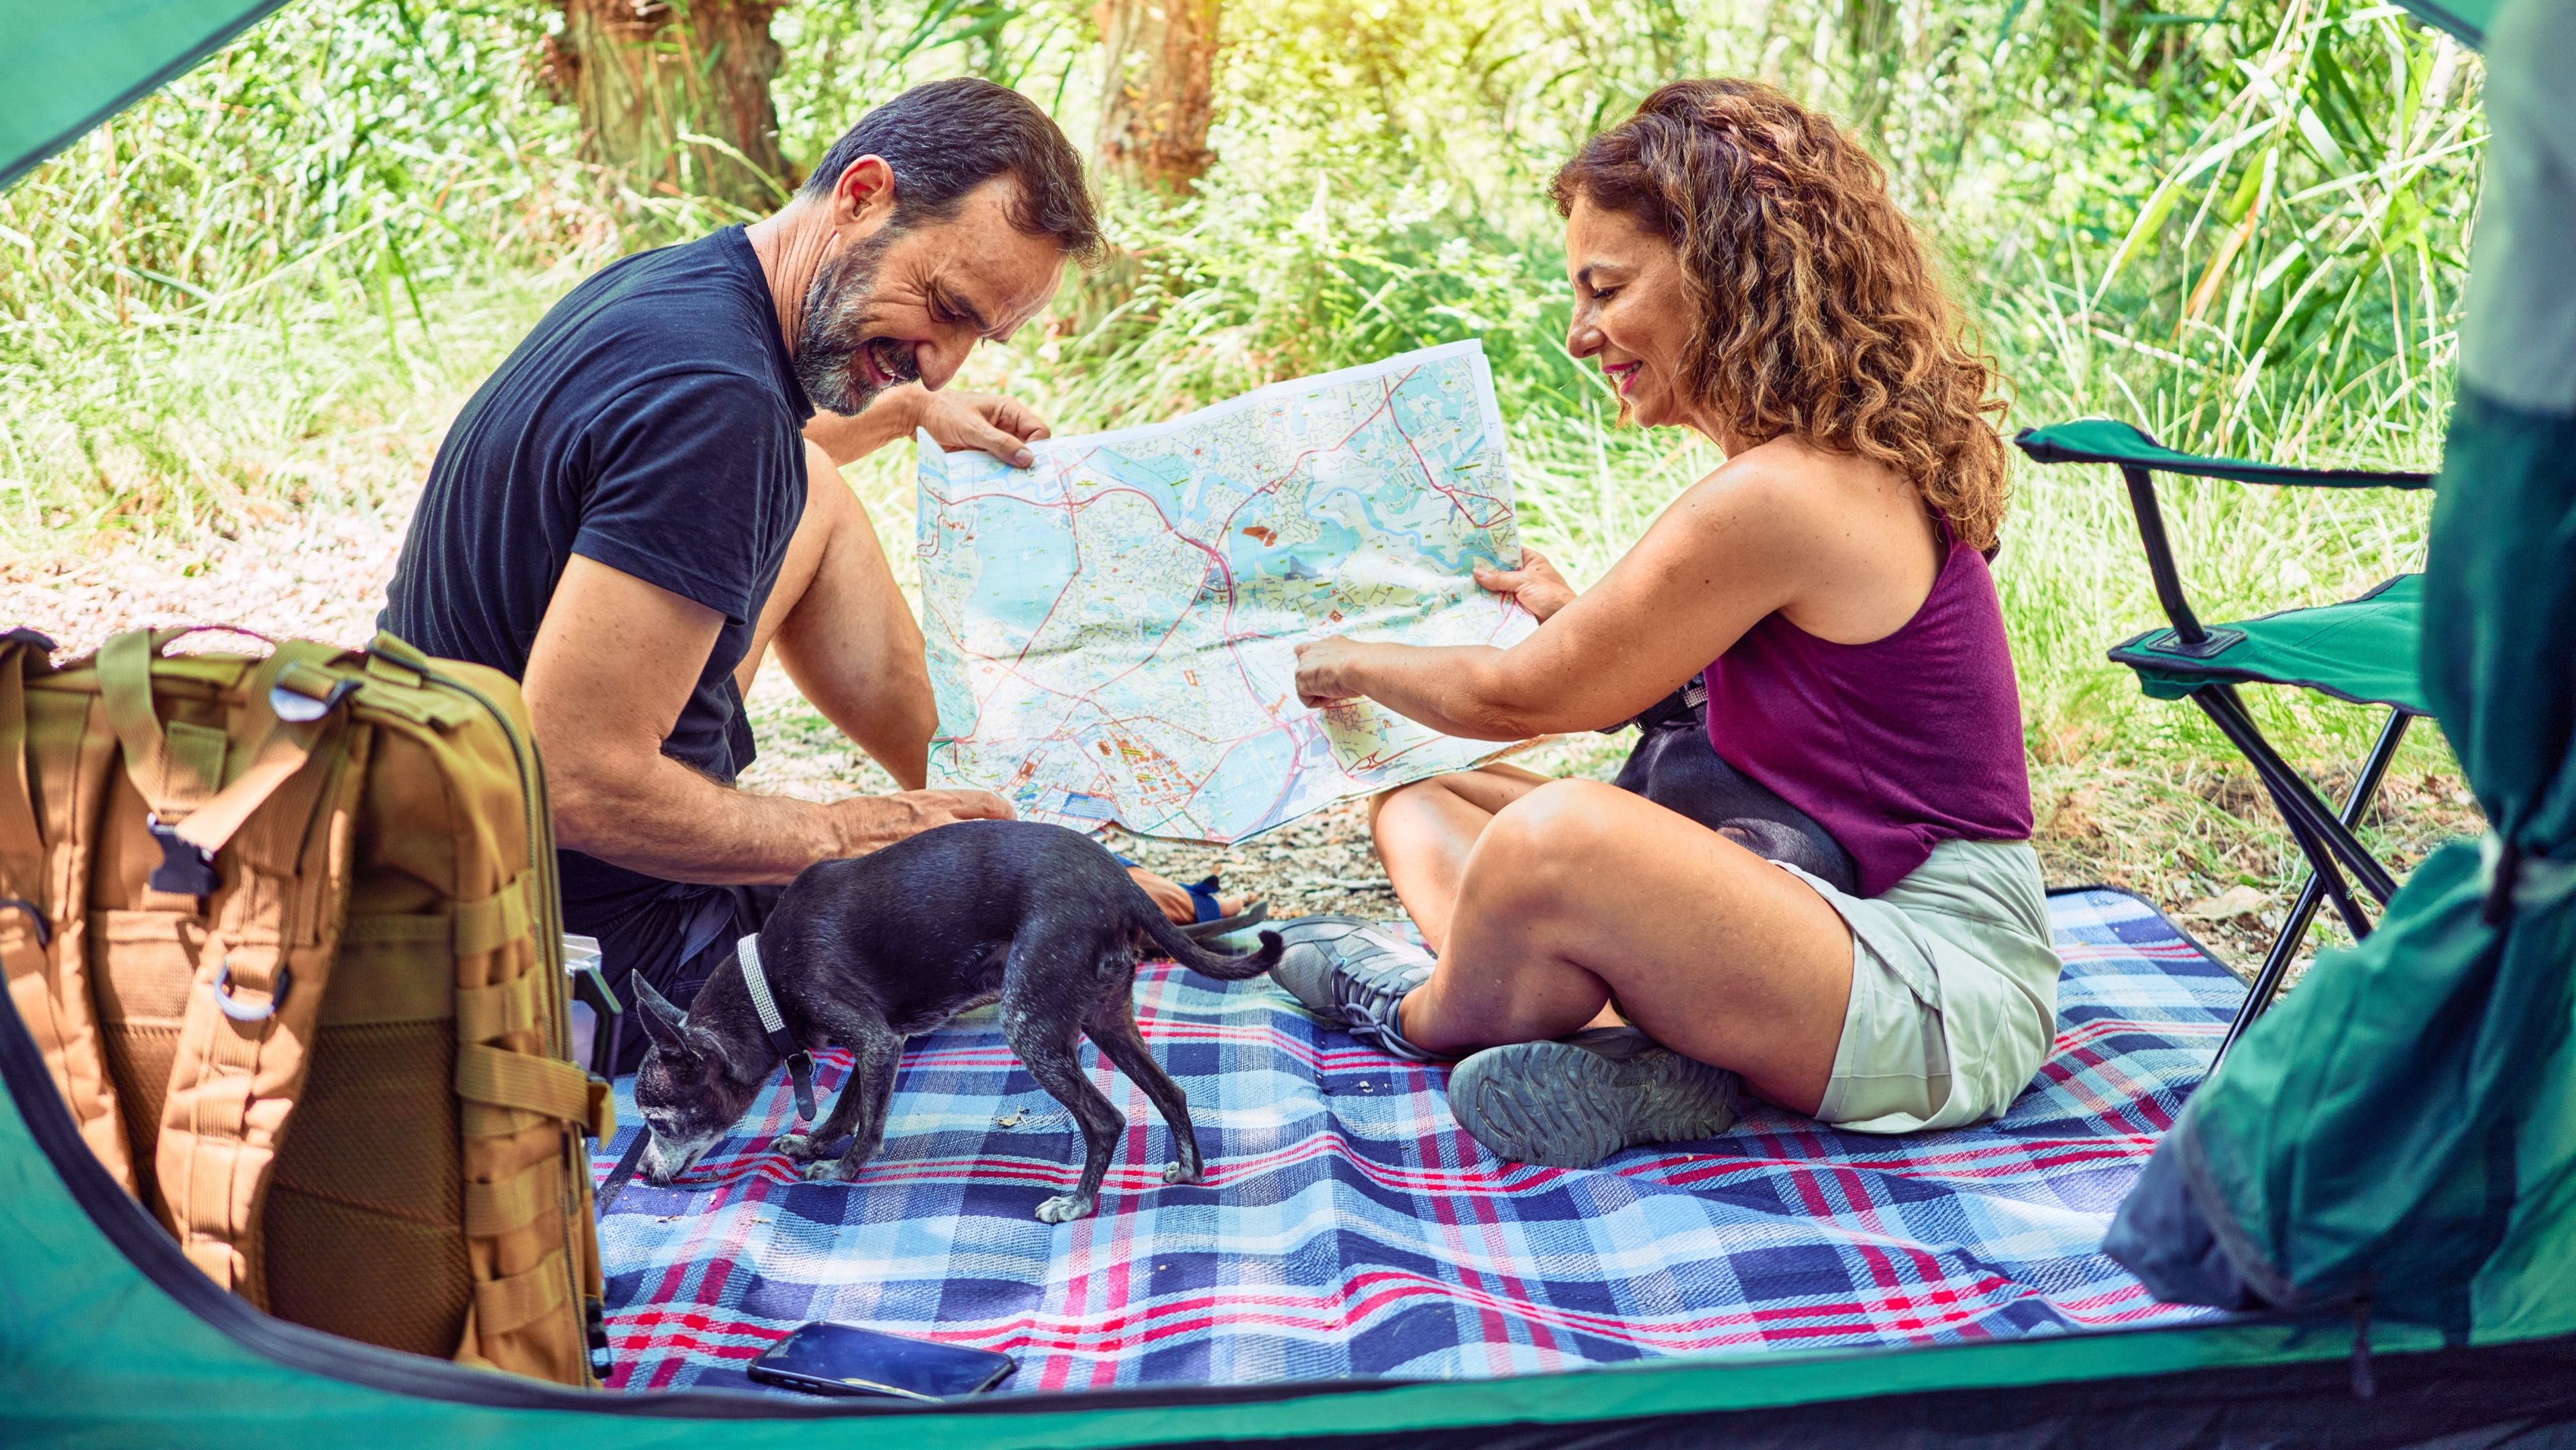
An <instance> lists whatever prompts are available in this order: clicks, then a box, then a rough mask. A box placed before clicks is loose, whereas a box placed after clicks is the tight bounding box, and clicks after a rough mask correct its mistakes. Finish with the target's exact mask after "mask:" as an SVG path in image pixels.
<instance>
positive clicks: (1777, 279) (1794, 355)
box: [1549, 80, 2010, 549]
mask: <svg viewBox="0 0 2576 1450" xmlns="http://www.w3.org/2000/svg"><path fill="white" fill-rule="evenodd" d="M1549 194H1550V195H1551V196H1552V197H1553V198H1554V199H1555V202H1556V209H1557V211H1558V212H1559V213H1560V214H1564V215H1571V214H1572V212H1573V210H1574V203H1575V200H1576V198H1578V197H1582V198H1588V199H1589V200H1590V201H1591V202H1592V204H1593V205H1594V206H1597V207H1600V208H1603V209H1604V210H1608V211H1615V212H1619V213H1622V214H1624V215H1626V216H1629V217H1631V218H1634V219H1635V220H1636V221H1637V223H1638V224H1639V225H1640V226H1643V227H1644V228H1646V229H1647V230H1648V231H1651V232H1653V233H1655V234H1656V235H1658V236H1660V237H1662V238H1664V239H1665V240H1666V241H1669V242H1671V243H1672V244H1673V245H1674V247H1675V248H1676V249H1677V250H1679V252H1680V253H1681V262H1682V271H1683V274H1684V275H1685V276H1686V277H1687V278H1688V279H1689V284H1690V292H1691V300H1692V301H1693V302H1694V303H1695V304H1696V305H1697V307H1698V309H1699V315H1700V318H1701V319H1702V321H1701V325H1700V327H1699V328H1698V330H1697V331H1696V332H1695V333H1694V334H1693V335H1692V338H1691V342H1690V346H1689V348H1688V350H1687V351H1686V352H1685V353H1684V355H1683V358H1682V369H1683V381H1684V383H1685V385H1686V386H1688V387H1689V388H1690V389H1691V390H1692V391H1693V392H1694V393H1696V394H1697V395H1698V396H1699V397H1700V398H1701V399H1703V400H1704V401H1705V402H1706V403H1707V404H1708V405H1709V406H1711V407H1713V408H1714V409H1715V410H1716V412H1717V413H1718V415H1719V416H1720V417H1722V418H1724V419H1725V420H1726V422H1727V423H1728V425H1729V426H1730V427H1732V428H1733V429H1734V431H1735V432H1736V433H1737V434H1738V435H1739V436H1741V437H1742V438H1744V439H1745V440H1746V441H1747V442H1750V443H1764V442H1768V441H1770V440H1771V439H1773V438H1777V437H1780V436H1782V435H1783V434H1793V435H1795V436H1797V437H1799V438H1803V439H1805V440H1806V441H1807V442H1809V443H1812V444H1814V445H1816V446H1817V447H1820V448H1824V449H1828V450H1830V451H1833V452H1837V453H1844V454H1857V455H1859V456H1861V457H1863V458H1874V459H1876V460H1878V461H1879V462H1881V463H1884V464H1886V465H1887V466H1888V467H1890V468H1893V469H1895V470H1896V471H1897V472H1899V473H1902V474H1904V475H1905V476H1906V477H1907V478H1908V479H1911V480H1912V481H1913V483H1914V486H1915V488H1916V489H1917V490H1919V491H1920V492H1921V493H1922V495H1923V499H1924V502H1925V503H1926V504H1927V505H1929V506H1930V507H1931V508H1932V509H1933V510H1935V511H1936V512H1938V513H1940V514H1941V515H1942V516H1943V517H1945V518H1947V519H1948V520H1949V521H1950V525H1951V527H1952V529H1953V530H1955V531H1956V533H1957V536H1958V538H1959V540H1960V541H1961V542H1962V543H1965V544H1967V545H1968V546H1969V547H1970V548H1974V549H1991V548H1992V547H1993V545H1994V542H1995V531H1996V529H1997V528H1998V526H2000V525H2001V524H2002V523H2003V517H2004V497H2005V494H2006V492H2007V491H2008V487H2009V479H2010V475H2009V472H2008V469H2007V467H2006V464H2005V460H2004V449H2003V439H2002V438H2001V436H1999V435H1998V434H1997V432H1996V431H1995V425H1994V424H1993V423H1991V422H1989V421H1988V415H1990V414H2001V413H2002V412H2003V411H2004V407H2005V404H2004V402H2003V400H2002V399H2000V398H1997V397H1992V396H1990V394H1991V393H1993V391H1994V390H1995V387H1996V381H1997V380H1996V377H1995V370H1994V367H1993V364H1992V362H1991V361H1990V360H1989V359H1987V358H1985V357H1983V356H1980V355H1979V354H1977V353H1976V352H1973V351H1971V350H1970V348H1969V345H1968V343H1967V342H1966V340H1965V338H1964V336H1963V333H1962V329H1961V326H1960V322H1959V318H1958V315H1957V313H1956V312H1955V310H1954V309H1953V308H1952V307H1951V305H1950V301H1949V299H1948V298H1947V297H1946V296H1944V295H1943V293H1942V291H1941V285H1940V283H1939V281H1938V280H1937V279H1936V278H1935V277H1934V275H1933V271H1932V267H1931V264H1930V262H1929V261H1928V259H1927V258H1926V257H1925V254H1924V247H1923V243H1922V239H1921V238H1920V237H1918V236H1917V235H1916V234H1915V231H1914V227H1913V225H1912V224H1911V223H1910V222H1908V221H1907V220H1906V218H1905V215H1904V213H1902V212H1900V211H1898V210H1897V209H1896V203H1895V201H1894V200H1893V199H1891V198H1890V197H1889V196H1888V194H1887V173H1886V171H1885V170H1884V169H1883V168H1881V167H1880V166H1879V164H1878V162H1877V160H1876V159H1875V158H1873V157H1872V156H1870V154H1869V153H1868V152H1867V151H1864V150H1862V149H1861V147H1860V144H1859V143H1858V142H1856V141H1854V140H1853V139H1852V138H1851V137H1850V136H1848V135H1846V134H1844V133H1843V131H1842V129H1841V128H1840V127H1838V126H1836V125H1835V124H1834V123H1833V122H1832V121H1831V120H1830V119H1828V118H1826V117H1824V116H1821V115H1818V114H1817V113H1816V112H1813V111H1810V110H1808V109H1806V108H1805V107H1803V106H1801V105H1799V104H1798V103H1797V102H1795V101H1792V100H1790V99H1789V98H1788V97H1787V96H1785V95H1782V94H1781V93H1780V92H1779V91H1777V90H1774V89H1772V88H1771V87H1769V86H1766V85H1762V84H1760V83H1759V82H1755V81H1743V80H1691V81H1676V82H1674V83H1672V84H1671V85H1668V86H1665V87H1664V88H1663V89H1661V90H1659V91H1656V92H1655V93H1654V94H1653V95H1651V96H1648V97H1647V98H1646V101H1645V104H1643V105H1641V106H1639V107H1638V108H1637V114H1635V115H1634V116H1631V117H1629V118H1628V119H1627V120H1625V121H1622V122H1620V123H1619V124H1618V125H1617V126H1614V127H1612V128H1611V129H1609V130H1607V131H1604V132H1602V133H1601V134H1600V135H1598V136H1595V137H1593V138H1592V139H1591V140H1589V141H1587V142H1585V143H1584V145H1583V149H1582V150H1581V151H1580V152H1578V153H1577V154H1576V155H1575V157H1574V159H1573V160H1571V161H1569V162H1567V163H1566V164H1565V168H1564V169H1563V170H1561V171H1559V172H1558V173H1557V174H1556V181H1555V183H1554V185H1552V186H1551V187H1550V188H1549Z"/></svg>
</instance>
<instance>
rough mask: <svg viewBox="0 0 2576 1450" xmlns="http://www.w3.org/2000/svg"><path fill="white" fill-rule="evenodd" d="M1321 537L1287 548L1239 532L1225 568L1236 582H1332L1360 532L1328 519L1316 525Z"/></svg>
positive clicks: (1227, 545)
mask: <svg viewBox="0 0 2576 1450" xmlns="http://www.w3.org/2000/svg"><path fill="white" fill-rule="evenodd" d="M1316 523H1317V526H1318V528H1319V530H1320V537H1317V538H1312V539H1299V540H1297V541H1295V542H1294V543H1287V544H1264V543H1262V542H1261V541H1260V540H1258V539H1256V538H1253V537H1252V536H1251V535H1249V534H1245V533H1241V532H1237V533H1235V534H1233V535H1231V536H1229V537H1228V538H1227V539H1226V541H1225V563H1226V567H1227V568H1229V569H1231V570H1233V571H1234V577H1235V578H1237V579H1250V578H1253V577H1255V576H1257V575H1265V574H1266V575H1268V576H1270V577H1271V578H1274V579H1314V578H1330V577H1331V576H1332V575H1333V574H1335V573H1336V572H1338V571H1339V570H1340V569H1341V566H1342V561H1343V560H1344V559H1347V558H1349V557H1350V556H1351V554H1352V553H1353V552H1354V551H1356V550H1357V549H1358V548H1359V547H1360V544H1361V542H1362V538H1361V535H1360V531H1359V530H1357V529H1354V528H1352V527H1350V526H1349V525H1347V524H1342V523H1337V522H1334V521H1332V520H1329V519H1319V520H1317V521H1316Z"/></svg>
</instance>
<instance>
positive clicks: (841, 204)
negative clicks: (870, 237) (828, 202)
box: [832, 156, 894, 232]
mask: <svg viewBox="0 0 2576 1450" xmlns="http://www.w3.org/2000/svg"><path fill="white" fill-rule="evenodd" d="M893 216H894V168H893V167H892V166H890V165H888V164H887V162H886V159H885V158H884V157H882V156H862V157H860V158H859V159H858V160H856V161H853V162H851V163H850V164H849V165H847V166H844V167H842V168H841V176H840V179H839V180H837V181H835V182H833V183H832V225H833V227H834V228H835V229H838V228H841V227H846V226H854V225H855V226H861V227H864V228H866V230H868V231H870V232H874V231H875V230H877V228H878V227H880V226H882V225H884V224H885V223H886V222H887V221H890V220H892V219H893Z"/></svg>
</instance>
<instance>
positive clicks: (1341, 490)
mask: <svg viewBox="0 0 2576 1450" xmlns="http://www.w3.org/2000/svg"><path fill="white" fill-rule="evenodd" d="M1430 492H1431V491H1430V490H1429V489H1424V490H1422V493H1425V494H1429V493H1430ZM1387 493H1388V489H1387V487H1386V486H1385V485H1382V484H1381V485H1379V486H1376V487H1368V488H1354V487H1349V486H1341V487H1335V488H1332V489H1330V490H1327V491H1325V492H1321V493H1318V494H1316V495H1315V496H1314V497H1313V498H1312V499H1311V500H1310V504H1311V507H1312V508H1313V509H1314V512H1315V514H1316V515H1318V516H1319V522H1323V523H1325V525H1326V527H1328V528H1330V529H1332V530H1335V531H1338V532H1340V533H1344V534H1347V535H1349V536H1350V537H1351V538H1352V539H1353V540H1354V541H1356V540H1358V539H1360V538H1363V537H1366V536H1369V535H1376V536H1378V537H1381V538H1383V539H1387V540H1400V541H1402V542H1403V543H1405V544H1406V545H1408V546H1410V547H1411V548H1412V549H1414V550H1415V551H1416V552H1418V553H1419V554H1420V555H1421V556H1422V557H1423V558H1424V559H1427V560H1429V561H1430V562H1431V563H1433V564H1435V565H1437V566H1438V567H1440V568H1441V569H1444V570H1447V571H1448V572H1450V573H1453V574H1468V573H1472V572H1474V570H1475V567H1476V566H1477V565H1478V564H1494V565H1500V564H1501V563H1502V562H1503V561H1502V560H1501V559H1500V558H1498V557H1496V555H1495V552H1494V549H1493V547H1492V545H1491V543H1490V542H1489V540H1490V538H1491V535H1489V534H1487V533H1485V532H1484V531H1482V530H1476V531H1472V532H1462V533H1460V534H1458V535H1457V536H1456V538H1455V540H1454V547H1451V548H1446V549H1444V548H1442V547H1441V541H1440V540H1439V539H1438V537H1437V536H1436V535H1434V534H1433V533H1432V532H1431V531H1430V530H1427V529H1425V528H1424V527H1423V526H1422V521H1421V520H1420V518H1419V517H1418V516H1417V515H1418V513H1419V512H1420V511H1421V510H1422V509H1424V508H1425V507H1426V504H1425V503H1424V501H1423V499H1422V498H1420V497H1418V496H1417V497H1409V498H1405V499H1403V500H1402V501H1401V507H1402V508H1403V510H1404V512H1405V514H1406V517H1402V518H1392V519H1391V518H1388V517H1386V515H1385V513H1384V512H1382V511H1381V510H1380V507H1379V506H1380V505H1381V504H1386V503H1393V502H1396V501H1395V500H1391V499H1389V498H1387V496H1386V495H1387ZM1433 497H1435V498H1436V497H1437V495H1433ZM1344 500H1348V501H1349V504H1350V505H1351V506H1353V507H1356V508H1357V509H1358V510H1359V514H1360V517H1361V518H1363V519H1365V520H1366V521H1367V523H1368V528H1367V529H1366V530H1361V529H1354V528H1351V527H1350V526H1349V525H1347V524H1343V523H1341V522H1340V521H1338V520H1328V519H1324V518H1322V517H1321V516H1323V515H1325V514H1326V512H1327V510H1329V509H1330V508H1331V507H1332V505H1334V504H1335V503H1338V502H1341V501H1344ZM1438 501H1439V509H1438V510H1436V511H1435V512H1439V513H1446V512H1448V511H1449V510H1451V509H1453V508H1454V507H1455V506H1454V505H1452V504H1451V503H1450V502H1449V501H1448V500H1447V499H1445V498H1443V499H1439V500H1438Z"/></svg>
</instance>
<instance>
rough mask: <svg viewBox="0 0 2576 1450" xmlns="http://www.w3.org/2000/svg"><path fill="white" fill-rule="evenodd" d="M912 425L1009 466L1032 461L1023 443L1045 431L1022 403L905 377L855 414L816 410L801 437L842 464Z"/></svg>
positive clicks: (948, 444) (945, 444)
mask: <svg viewBox="0 0 2576 1450" xmlns="http://www.w3.org/2000/svg"><path fill="white" fill-rule="evenodd" d="M915 428H927V429H929V430H930V436H931V437H932V438H935V439H937V440H938V442H939V446H940V447H942V448H948V449H959V448H980V449H982V450H983V451H984V452H986V453H990V454H992V455H993V456H994V457H995V458H998V459H1000V460H1002V461H1003V462H1004V463H1007V464H1010V465H1011V466H1012V467H1014V468H1026V467H1027V466H1028V465H1029V464H1030V462H1032V461H1033V455H1032V454H1031V453H1030V452H1029V450H1028V445H1029V444H1031V443H1034V442H1036V441H1037V440H1038V439H1041V438H1044V437H1046V436H1047V425H1046V420H1045V419H1044V418H1041V417H1039V416H1038V414H1037V410H1036V409H1033V408H1031V407H1030V406H1029V405H1027V404H1026V403H1022V402H1019V401H1017V400H1015V399H1011V398H1005V397H1003V396H1001V395H1000V394H998V393H968V392H961V391H958V390H956V389H953V388H944V389H941V390H940V391H938V392H936V393H934V392H931V391H930V390H928V389H927V388H924V387H923V386H922V385H921V384H919V383H906V384H904V385H903V386H902V387H899V388H889V389H887V390H886V391H885V392H884V393H881V394H879V395H878V397H877V400H876V401H875V402H873V403H870V404H869V405H868V409H867V411H866V412H864V413H861V414H859V415H857V416H856V417H843V416H842V415H841V414H838V413H817V414H815V415H814V416H813V418H812V419H811V420H810V421H808V422H807V423H806V424H805V437H806V439H807V441H809V442H811V443H813V444H814V445H815V446H816V447H818V448H821V449H822V450H823V451H824V452H825V453H828V454H830V455H831V456H832V462H833V463H834V464H835V465H842V464H848V463H850V462H852V461H854V460H856V459H860V458H865V457H866V456H867V455H869V454H871V453H874V452H876V451H877V450H878V449H880V448H883V447H884V446H886V445H887V444H889V443H892V442H894V441H895V440H896V439H898V438H909V437H911V436H912V430H914V429H915Z"/></svg>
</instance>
